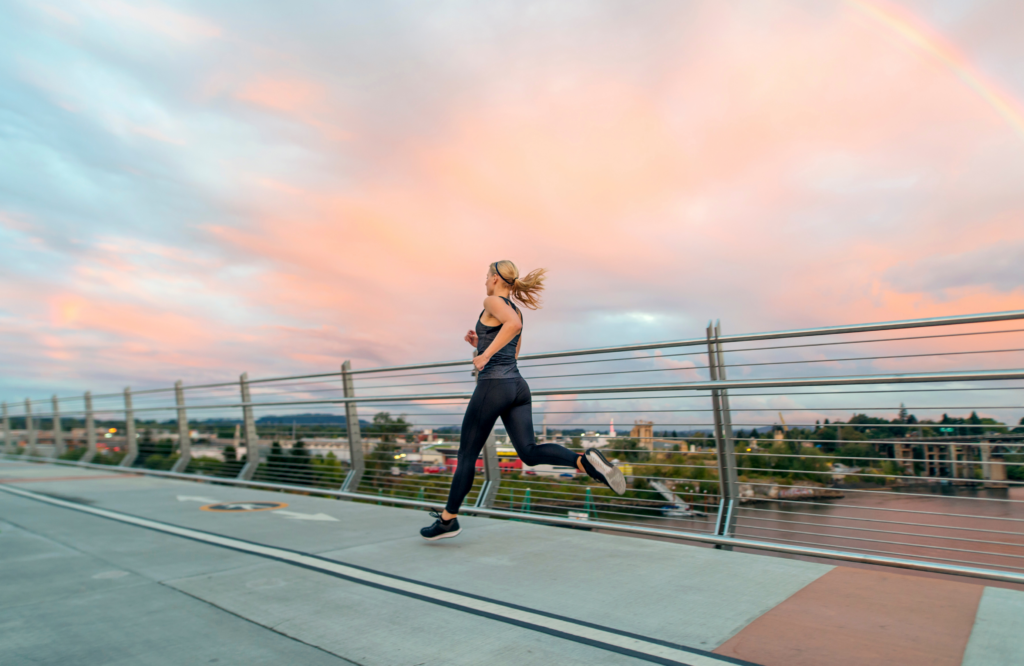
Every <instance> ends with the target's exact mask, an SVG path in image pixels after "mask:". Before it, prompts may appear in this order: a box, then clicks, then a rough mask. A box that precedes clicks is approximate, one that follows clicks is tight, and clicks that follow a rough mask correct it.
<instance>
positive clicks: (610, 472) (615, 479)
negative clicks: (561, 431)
mask: <svg viewBox="0 0 1024 666" xmlns="http://www.w3.org/2000/svg"><path fill="white" fill-rule="evenodd" d="M591 454H593V455H591ZM586 456H587V460H589V461H590V464H591V465H593V466H594V469H596V470H597V471H598V472H600V473H601V474H603V475H604V478H605V479H606V480H607V481H608V487H609V488H611V489H612V490H613V491H615V494H616V495H622V494H624V493H625V492H626V477H624V476H623V475H622V471H621V470H620V469H619V468H618V467H616V466H615V465H613V464H611V463H610V462H608V459H607V458H605V457H604V454H603V453H601V452H600V451H598V450H597V449H588V450H587V453H586Z"/></svg>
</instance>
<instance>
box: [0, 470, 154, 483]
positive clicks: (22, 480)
mask: <svg viewBox="0 0 1024 666" xmlns="http://www.w3.org/2000/svg"><path fill="white" fill-rule="evenodd" d="M132 476H139V475H138V474H132V473H131V472H122V473H120V474H95V475H93V476H43V477H38V478H30V477H21V476H12V477H9V478H4V479H0V483H40V482H42V481H92V480H93V479H127V478H131V477H132Z"/></svg>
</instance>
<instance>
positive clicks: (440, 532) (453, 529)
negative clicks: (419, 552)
mask: <svg viewBox="0 0 1024 666" xmlns="http://www.w3.org/2000/svg"><path fill="white" fill-rule="evenodd" d="M430 515H431V517H433V518H437V520H435V521H434V524H433V525H431V526H430V527H424V528H423V529H421V530H420V536H421V537H423V538H424V539H426V540H427V541H437V540H438V539H448V538H450V537H453V536H458V535H459V532H461V531H462V528H461V527H459V518H458V516H456V517H455V518H452V519H451V520H450V521H448V522H447V523H446V522H444V520H442V519H441V512H440V511H437V510H436V509H431V511H430Z"/></svg>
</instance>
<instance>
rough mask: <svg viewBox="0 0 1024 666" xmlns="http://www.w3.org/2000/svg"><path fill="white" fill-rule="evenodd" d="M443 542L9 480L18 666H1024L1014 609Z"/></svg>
mask: <svg viewBox="0 0 1024 666" xmlns="http://www.w3.org/2000/svg"><path fill="white" fill-rule="evenodd" d="M259 503H266V504H263V505H261V504H259ZM275 503H277V504H285V505H286V506H277V508H273V507H274V505H275ZM218 504H226V505H227V506H222V507H220V508H222V509H226V510H222V511H214V510H210V509H211V508H217V507H211V506H210V505H218ZM428 522H429V519H428V517H427V516H426V514H425V513H423V512H420V511H413V510H408V509H397V508H391V507H386V506H375V505H372V504H355V503H351V502H343V501H338V500H332V499H320V498H313V497H306V496H301V495H291V494H283V493H274V492H264V491H256V490H247V489H240V488H233V487H228V486H218V485H211V484H205V483H203V484H200V483H192V482H188V481H177V480H166V479H158V478H152V477H144V476H135V475H124V474H120V473H116V472H111V473H107V472H104V471H98V470H86V469H77V468H69V467H64V466H57V465H46V464H26V463H18V462H0V590H2V593H0V662H2V663H3V664H5V665H7V664H39V663H60V664H90V665H91V664H96V665H99V664H104V665H106V664H125V665H128V664H133V665H134V664H183V663H189V664H192V663H195V664H204V663H224V664H228V663H231V664H233V663H247V664H281V663H301V664H352V663H355V664H362V665H365V666H378V665H379V666H400V665H406V664H408V665H409V666H412V665H425V664H437V665H442V664H444V665H448V664H465V665H467V666H468V665H474V666H475V665H478V664H493V665H495V666H499V665H503V664H515V665H527V664H538V665H539V664H544V665H550V664H559V665H573V664H580V665H583V664H587V665H591V664H649V663H658V664H690V665H692V666H710V665H713V664H725V663H732V664H743V663H754V664H765V665H775V664H779V665H780V666H781V665H783V664H785V665H786V666H801V665H807V666H811V665H814V666H818V665H820V664H830V665H843V664H851V665H852V664H857V665H858V666H861V665H862V664H864V663H873V664H900V665H903V666H911V665H916V664H921V665H924V664H928V665H929V666H931V665H936V664H950V665H959V664H968V665H970V666H975V665H981V664H985V665H991V664H1021V663H1024V641H1021V640H1020V636H1021V635H1024V593H1022V592H1017V591H1014V590H1007V589H996V588H987V587H984V586H982V585H979V584H976V583H968V582H949V581H945V580H935V579H931V578H922V577H912V576H905V575H900V574H898V573H887V572H881V573H879V572H876V571H868V570H861V569H852V568H846V567H833V566H828V565H823V564H817V563H810V562H801V561H795V560H787V559H781V558H776V557H767V556H760V555H751V554H745V553H731V552H723V551H716V550H712V549H707V548H698V547H692V546H686V545H680V544H673V543H665V542H660V541H653V540H647V539H636V538H630V537H625V536H613V535H606V534H594V533H590V532H587V531H581V530H570V529H562V528H556V527H550V526H543V525H534V524H528V523H522V522H509V521H498V520H489V519H484V518H473V517H465V518H463V519H462V523H463V533H462V534H461V535H460V536H459V537H457V538H455V539H450V540H445V541H441V542H437V543H428V542H425V541H423V540H422V539H420V537H419V536H418V534H417V530H418V529H419V528H420V527H421V526H423V525H425V524H427V523H428Z"/></svg>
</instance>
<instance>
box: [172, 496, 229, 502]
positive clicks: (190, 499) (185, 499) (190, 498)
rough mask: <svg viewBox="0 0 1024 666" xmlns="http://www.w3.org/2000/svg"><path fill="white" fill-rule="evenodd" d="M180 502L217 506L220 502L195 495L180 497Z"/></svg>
mask: <svg viewBox="0 0 1024 666" xmlns="http://www.w3.org/2000/svg"><path fill="white" fill-rule="evenodd" d="M178 501H179V502H200V503H202V504H216V503H217V502H219V501H220V500H215V499H210V498H209V497H196V496H194V495H178Z"/></svg>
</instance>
